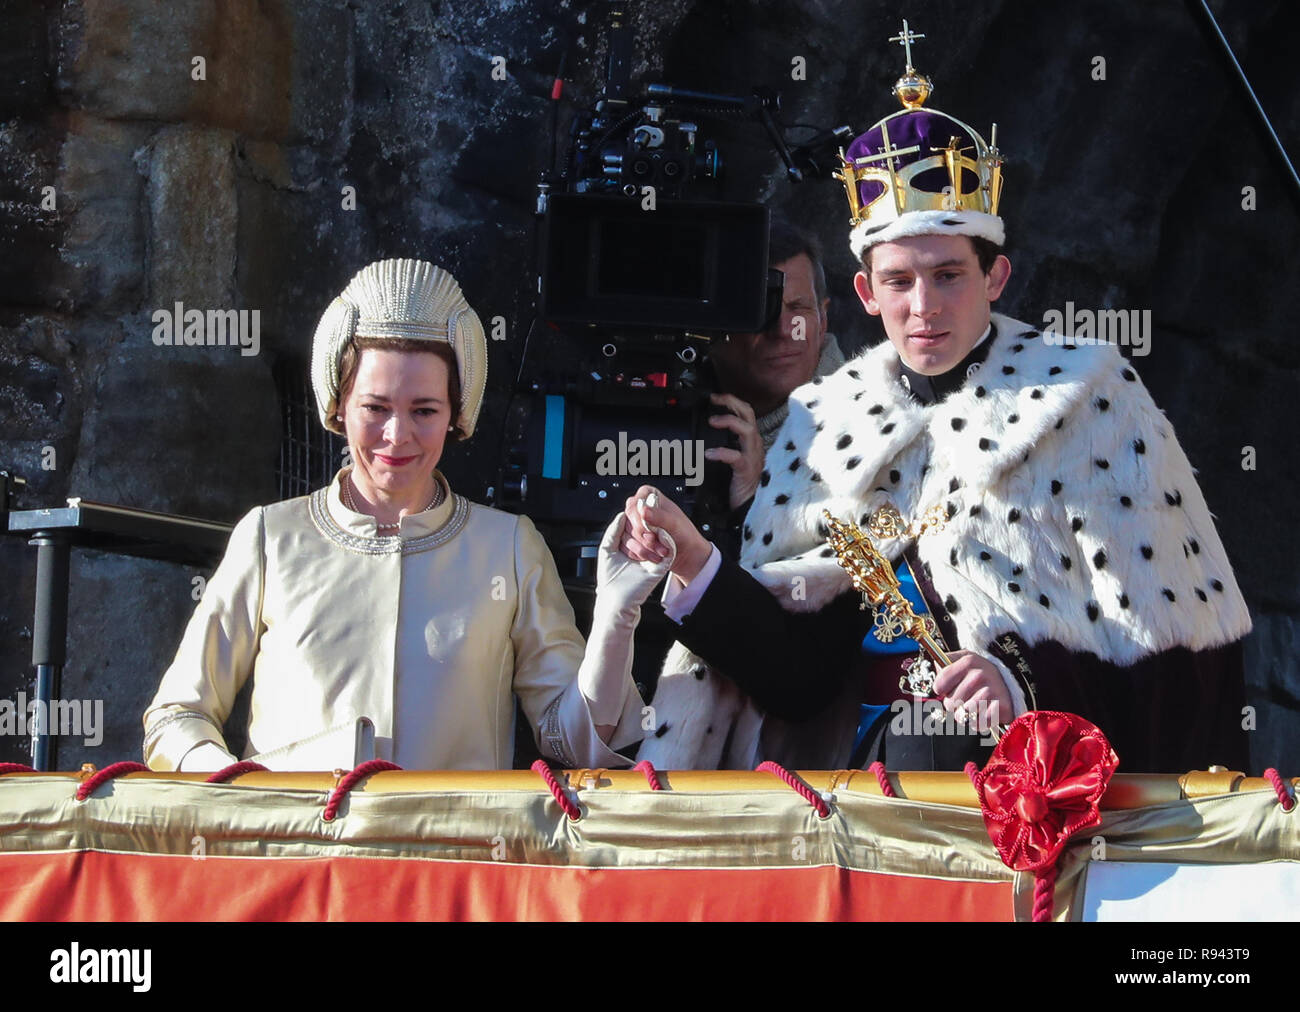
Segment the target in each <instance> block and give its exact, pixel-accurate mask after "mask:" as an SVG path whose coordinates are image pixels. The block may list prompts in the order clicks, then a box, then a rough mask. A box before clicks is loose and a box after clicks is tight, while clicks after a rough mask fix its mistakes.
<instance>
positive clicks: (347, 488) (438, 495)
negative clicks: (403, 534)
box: [343, 475, 442, 531]
mask: <svg viewBox="0 0 1300 1012" xmlns="http://www.w3.org/2000/svg"><path fill="white" fill-rule="evenodd" d="M441 504H442V483H441V482H439V481H436V480H435V481H434V483H433V498H432V499H430V500H429V505H428V506H426V507H424V509H422V510H421V511H420V512H421V513H428V512H429V510H431V509H433V508H434V507H435V506H439V505H441ZM343 505H344V506H346V507H347V508H348V509H350V510H351V511H352V512H353V513H360V512H361V510H359V509H357V508H356V506H355V505H354V504H353V502H352V478H351V476H350V475H349V476H348V477H347V478H344V479H343ZM411 515H412V514H409V513H408V514H407V516H411ZM401 526H402V521H400V520H398V521H397V522H396V523H393V524H381V523H379V522H378V521H375V527H376V529H377V530H381V531H395V530H397V529H399V528H400V527H401Z"/></svg>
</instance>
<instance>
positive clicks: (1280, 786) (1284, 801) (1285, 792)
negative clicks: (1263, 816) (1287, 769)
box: [1264, 766, 1295, 812]
mask: <svg viewBox="0 0 1300 1012" xmlns="http://www.w3.org/2000/svg"><path fill="white" fill-rule="evenodd" d="M1264 779H1265V780H1267V781H1268V782H1269V783H1270V784H1272V785H1273V790H1275V791H1276V792H1277V803H1278V804H1279V805H1281V806H1282V811H1284V812H1289V811H1291V809H1293V808H1295V796H1294V795H1293V794H1292V793H1291V791H1290V789H1289V788H1288V787H1287V783H1286V781H1285V780H1283V779H1282V777H1281V776H1279V775H1278V772H1277V770H1275V769H1274V768H1273V767H1272V766H1270V767H1269V768H1268V769H1266V770H1265V771H1264Z"/></svg>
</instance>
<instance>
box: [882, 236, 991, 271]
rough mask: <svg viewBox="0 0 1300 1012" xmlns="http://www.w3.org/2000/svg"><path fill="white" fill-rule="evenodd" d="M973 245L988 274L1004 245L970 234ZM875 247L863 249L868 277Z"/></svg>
mask: <svg viewBox="0 0 1300 1012" xmlns="http://www.w3.org/2000/svg"><path fill="white" fill-rule="evenodd" d="M966 238H967V239H969V240H970V242H971V245H972V246H974V247H975V259H976V260H977V261H979V265H980V270H981V271H982V272H983V273H984V274H988V272H989V271H991V270H993V261H994V260H996V259H997V258H998V257H999V256H1000V255H1001V254H1002V247H1001V246H999V245H998V244H997V243H995V242H993V241H991V240H989V239H985V238H984V237H983V236H978V235H968V236H967V237H966ZM872 249H873V247H871V246H868V247H867V248H866V249H865V250H863V251H862V269H863V270H864V271H866V272H867V277H868V278H870V277H871V250H872Z"/></svg>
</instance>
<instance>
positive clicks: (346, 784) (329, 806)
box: [236, 759, 402, 822]
mask: <svg viewBox="0 0 1300 1012" xmlns="http://www.w3.org/2000/svg"><path fill="white" fill-rule="evenodd" d="M236 765H238V763H236ZM401 768H402V767H400V766H398V765H397V763H390V762H389V761H388V760H387V759H367V760H366V761H365V762H363V763H362V764H361V765H360V766H358V767H357V768H356V769H354V770H353V771H352V772H351V773H349V774H348V775H347V776H345V777H344V778H343V779H342V780H340V781H339V784H338V786H337V787H335V788H334V790H333V791H332V792H330V799H329V800H328V801H327V802H325V811H324V812H322V813H321V818H322V819H324V820H325V821H326V822H333V821H334V816H336V815H337V814H338V811H339V805H341V804H342V803H343V799H344V798H346V797H347V796H348V792H349V791H351V790H352V788H354V787H355V786H356V785H357V784H359V783H361V781H362V780H364V779H365V778H366V777H368V776H370V774H372V773H382V772H383V771H384V770H400V769H401Z"/></svg>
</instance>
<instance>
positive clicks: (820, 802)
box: [754, 759, 831, 819]
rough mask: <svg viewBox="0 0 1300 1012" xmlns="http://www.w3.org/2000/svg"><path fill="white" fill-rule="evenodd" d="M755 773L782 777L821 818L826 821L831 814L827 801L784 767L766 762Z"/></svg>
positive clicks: (760, 764)
mask: <svg viewBox="0 0 1300 1012" xmlns="http://www.w3.org/2000/svg"><path fill="white" fill-rule="evenodd" d="M754 772H755V773H771V774H773V775H775V776H778V777H780V778H781V779H782V780H784V781H785V782H786V784H787V785H788V786H790V787H792V788H794V790H795V792H796V793H797V794H798V795H799V796H800V797H801V798H803V799H804V800H805V801H806V802H808V804H810V805H812V806H813V808H815V809H816V810H817V814H818V815H819V816H820V817H821V818H823V819H825V818H826V817H827V816H829V815H830V814H831V809H830V805H828V804H826V801H825V799H824V798H823V797H822V796H821V795H820V794H818V793H817V792H816V791H814V790H813V789H812V788H811V787H809V786H808V785H807V784H805V783H804V782H803V781H802V780H800V779H799V778H798V777H796V776H795V775H794V774H793V773H791V772H790V771H789V770H788V769H786V768H785V767H784V766H779V765H777V764H776V763H774V762H772V760H770V759H769V760H767V761H766V762H761V763H759V764H758V766H757V767H755V769H754Z"/></svg>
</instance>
